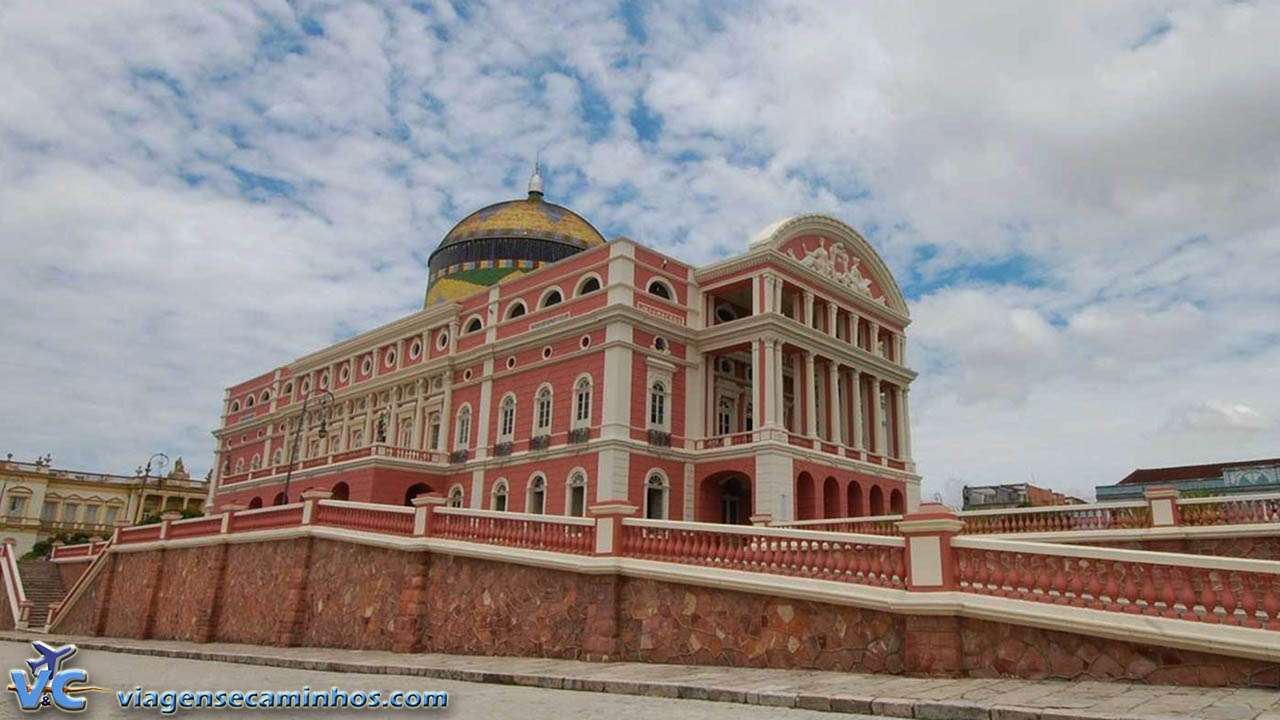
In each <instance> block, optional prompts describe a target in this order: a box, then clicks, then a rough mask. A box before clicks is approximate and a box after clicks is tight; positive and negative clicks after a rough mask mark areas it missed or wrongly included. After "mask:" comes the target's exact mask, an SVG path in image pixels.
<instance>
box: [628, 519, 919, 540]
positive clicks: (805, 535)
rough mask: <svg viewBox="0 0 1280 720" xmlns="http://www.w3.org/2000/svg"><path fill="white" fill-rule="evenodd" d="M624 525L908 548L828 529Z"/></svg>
mask: <svg viewBox="0 0 1280 720" xmlns="http://www.w3.org/2000/svg"><path fill="white" fill-rule="evenodd" d="M622 524H623V526H631V527H646V528H666V529H670V530H693V531H699V532H716V533H724V534H729V535H750V536H755V537H768V538H777V539H780V540H819V541H823V540H826V541H835V542H842V541H843V542H854V543H862V544H864V545H883V546H885V547H905V546H906V540H904V539H903V538H900V537H885V536H884V535H870V534H861V533H842V532H825V531H818V530H795V529H792V528H775V527H770V526H767V525H728V524H722V523H708V522H686V521H680V520H649V519H646V518H631V517H629V518H623V519H622Z"/></svg>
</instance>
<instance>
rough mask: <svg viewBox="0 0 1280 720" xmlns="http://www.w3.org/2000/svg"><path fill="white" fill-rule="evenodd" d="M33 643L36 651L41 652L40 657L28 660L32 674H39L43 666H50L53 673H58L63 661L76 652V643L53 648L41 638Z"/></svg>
mask: <svg viewBox="0 0 1280 720" xmlns="http://www.w3.org/2000/svg"><path fill="white" fill-rule="evenodd" d="M31 645H32V646H33V647H35V649H36V652H38V653H40V657H39V658H36V659H35V660H28V661H27V665H28V666H29V667H30V668H31V675H32V676H36V675H39V674H40V668H42V667H48V668H49V671H50V672H51V673H52V674H54V675H57V674H58V672H59V671H61V670H62V661H64V660H66V659H67V658H69V657H71V656H72V655H75V654H76V646H75V645H63V646H62V647H60V648H53V647H50V646H48V645H46V644H45V643H42V642H40V641H39V640H36V641H35V642H33V643H31Z"/></svg>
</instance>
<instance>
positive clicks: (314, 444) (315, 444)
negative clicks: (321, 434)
mask: <svg viewBox="0 0 1280 720" xmlns="http://www.w3.org/2000/svg"><path fill="white" fill-rule="evenodd" d="M319 456H320V441H319V440H312V441H311V444H310V445H309V446H308V447H307V457H309V458H313V457H319Z"/></svg>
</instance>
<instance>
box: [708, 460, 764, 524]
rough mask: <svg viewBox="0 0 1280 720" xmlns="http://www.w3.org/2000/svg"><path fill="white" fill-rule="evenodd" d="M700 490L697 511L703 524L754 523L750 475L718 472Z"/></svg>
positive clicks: (728, 471) (729, 471) (730, 471)
mask: <svg viewBox="0 0 1280 720" xmlns="http://www.w3.org/2000/svg"><path fill="white" fill-rule="evenodd" d="M699 487H700V490H699V494H698V495H699V497H698V500H699V502H698V506H697V507H696V508H695V510H694V514H695V515H696V516H697V519H698V521H699V522H713V523H723V524H727V525H750V524H751V514H752V512H753V509H752V504H751V501H752V498H751V477H750V476H748V475H747V474H746V473H743V472H738V471H736V470H726V471H724V472H719V473H715V474H713V475H709V476H707V477H705V478H703V480H702V483H701V484H700V486H699Z"/></svg>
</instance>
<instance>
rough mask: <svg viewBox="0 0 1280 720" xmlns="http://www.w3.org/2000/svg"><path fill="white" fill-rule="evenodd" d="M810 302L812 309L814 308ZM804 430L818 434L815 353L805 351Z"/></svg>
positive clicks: (811, 434)
mask: <svg viewBox="0 0 1280 720" xmlns="http://www.w3.org/2000/svg"><path fill="white" fill-rule="evenodd" d="M810 297H812V296H810ZM812 307H813V306H812V304H810V309H812ZM803 383H804V432H805V434H806V435H808V436H809V437H814V436H816V435H817V434H818V403H817V397H816V396H815V394H814V392H813V390H814V388H815V387H816V386H817V383H816V382H815V379H814V376H813V353H812V352H809V351H808V350H806V351H804V380H803Z"/></svg>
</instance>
